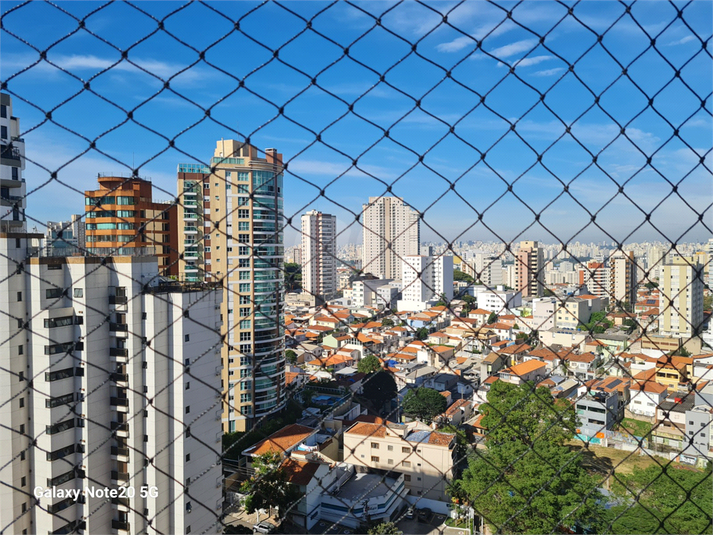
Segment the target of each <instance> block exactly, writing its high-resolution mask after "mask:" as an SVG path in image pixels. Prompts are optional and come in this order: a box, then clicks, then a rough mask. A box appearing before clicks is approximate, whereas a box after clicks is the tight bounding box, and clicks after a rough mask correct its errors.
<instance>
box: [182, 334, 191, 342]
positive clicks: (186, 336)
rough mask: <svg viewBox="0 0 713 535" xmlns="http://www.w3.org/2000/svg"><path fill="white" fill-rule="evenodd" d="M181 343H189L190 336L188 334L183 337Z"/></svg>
mask: <svg viewBox="0 0 713 535" xmlns="http://www.w3.org/2000/svg"><path fill="white" fill-rule="evenodd" d="M183 341H184V342H190V341H191V335H190V334H187V335H185V336H184V337H183Z"/></svg>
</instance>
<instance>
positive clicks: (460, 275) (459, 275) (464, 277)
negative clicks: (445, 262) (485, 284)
mask: <svg viewBox="0 0 713 535" xmlns="http://www.w3.org/2000/svg"><path fill="white" fill-rule="evenodd" d="M453 280H454V281H463V282H468V283H471V284H472V283H473V277H471V276H470V275H468V274H467V273H464V272H462V271H461V270H460V269H454V270H453Z"/></svg>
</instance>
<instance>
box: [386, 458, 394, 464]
mask: <svg viewBox="0 0 713 535" xmlns="http://www.w3.org/2000/svg"><path fill="white" fill-rule="evenodd" d="M386 464H394V460H393V459H389V460H388V461H386Z"/></svg>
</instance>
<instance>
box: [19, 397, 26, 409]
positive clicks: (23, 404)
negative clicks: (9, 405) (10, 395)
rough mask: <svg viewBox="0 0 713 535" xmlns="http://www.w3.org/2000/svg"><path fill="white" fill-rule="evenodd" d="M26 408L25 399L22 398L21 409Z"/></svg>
mask: <svg viewBox="0 0 713 535" xmlns="http://www.w3.org/2000/svg"><path fill="white" fill-rule="evenodd" d="M24 406H25V398H20V408H22V407H24Z"/></svg>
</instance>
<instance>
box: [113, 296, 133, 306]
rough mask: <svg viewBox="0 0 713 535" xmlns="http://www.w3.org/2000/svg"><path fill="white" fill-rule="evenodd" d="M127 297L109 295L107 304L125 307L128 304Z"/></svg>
mask: <svg viewBox="0 0 713 535" xmlns="http://www.w3.org/2000/svg"><path fill="white" fill-rule="evenodd" d="M128 300H129V299H128V297H126V296H125V295H110V296H109V304H110V305H125V304H126V303H127V302H128Z"/></svg>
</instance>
